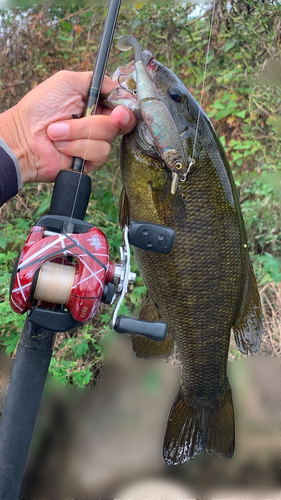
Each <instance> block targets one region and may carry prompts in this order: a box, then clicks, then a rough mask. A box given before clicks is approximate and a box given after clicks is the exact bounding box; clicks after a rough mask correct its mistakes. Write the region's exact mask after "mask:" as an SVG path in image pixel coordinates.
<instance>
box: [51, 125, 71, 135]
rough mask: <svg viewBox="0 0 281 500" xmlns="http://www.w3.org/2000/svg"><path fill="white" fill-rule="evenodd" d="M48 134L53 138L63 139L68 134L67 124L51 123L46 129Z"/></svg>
mask: <svg viewBox="0 0 281 500" xmlns="http://www.w3.org/2000/svg"><path fill="white" fill-rule="evenodd" d="M48 133H49V134H50V135H52V136H53V137H64V136H65V135H67V134H68V133H69V125H68V124H67V123H51V125H49V127H48Z"/></svg>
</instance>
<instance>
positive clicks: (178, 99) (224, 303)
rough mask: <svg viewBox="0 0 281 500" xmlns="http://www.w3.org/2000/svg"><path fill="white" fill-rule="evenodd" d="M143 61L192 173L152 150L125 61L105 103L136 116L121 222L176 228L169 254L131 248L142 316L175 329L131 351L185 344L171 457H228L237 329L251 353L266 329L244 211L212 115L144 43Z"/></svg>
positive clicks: (171, 421) (159, 351)
mask: <svg viewBox="0 0 281 500" xmlns="http://www.w3.org/2000/svg"><path fill="white" fill-rule="evenodd" d="M143 60H144V61H145V64H146V67H147V75H148V77H149V79H150V80H151V82H152V83H153V85H154V86H155V89H156V90H157V94H158V96H159V98H160V99H161V101H162V103H163V105H164V106H165V107H166V108H167V109H168V110H169V113H170V114H171V116H172V117H173V121H174V123H175V126H176V132H177V137H178V139H179V140H180V142H181V145H182V151H183V154H184V158H185V162H186V164H185V171H186V174H187V175H186V180H185V181H184V182H180V183H179V184H178V183H176V184H175V183H174V171H173V169H172V168H171V167H170V166H169V165H167V163H165V161H164V160H163V158H162V157H161V151H160V150H159V149H158V151H155V149H154V142H153V130H152V131H151V130H149V129H148V127H147V124H146V123H145V121H144V119H143V116H142V113H141V107H140V105H139V100H138V96H137V95H136V92H133V91H132V89H134V82H137V78H136V72H135V71H136V70H135V65H134V62H132V63H130V64H129V65H127V66H125V67H123V68H119V69H118V70H117V72H115V74H114V75H113V78H115V79H116V80H117V79H118V83H119V84H120V76H121V75H124V76H125V78H124V81H123V82H122V84H121V85H120V86H119V89H118V90H117V91H115V92H111V93H110V95H108V96H106V100H105V103H106V104H107V105H109V106H110V107H114V106H116V105H118V104H120V103H121V104H123V105H125V106H127V107H128V108H130V109H131V110H133V112H135V114H136V116H137V117H138V124H137V126H136V127H135V129H134V131H133V132H131V133H130V134H128V135H127V136H124V138H123V141H122V145H121V175H122V181H123V186H124V187H123V191H122V193H121V198H120V210H119V212H120V213H119V217H120V224H121V226H124V225H125V224H129V223H130V222H131V221H135V220H138V221H145V222H153V223H157V224H163V225H166V226H170V227H172V228H173V229H174V230H175V233H176V237H175V243H174V246H173V249H172V252H171V253H170V254H169V255H160V254H154V253H152V252H147V251H145V250H142V249H139V248H134V252H135V256H136V260H137V264H138V267H139V271H140V274H141V275H142V277H143V279H144V282H145V284H146V287H147V290H148V299H147V301H146V303H145V305H144V307H143V309H142V311H141V314H140V319H142V320H147V321H158V320H160V319H161V320H162V321H164V322H166V324H167V327H168V334H167V337H166V339H165V340H164V341H163V342H162V343H160V344H158V343H156V342H153V341H151V340H147V339H144V338H142V337H137V336H135V337H133V339H132V345H133V350H134V353H135V354H136V356H138V357H140V358H151V357H155V356H161V357H164V356H169V355H170V354H171V353H172V352H173V349H174V343H175V344H176V345H177V348H178V352H179V356H180V360H181V363H182V382H181V387H180V390H179V393H178V395H177V397H176V399H175V401H174V404H173V406H172V409H171V412H170V415H169V418H168V423H167V429H166V433H165V437H164V445H163V456H164V460H165V462H166V464H167V465H168V466H172V465H178V464H183V463H184V462H186V461H187V460H189V459H191V458H192V457H194V456H195V455H197V454H198V453H201V452H210V453H214V454H216V455H219V456H221V457H225V458H230V457H231V456H232V455H233V453H234V446H235V424H234V410H233V402H232V394H231V388H230V384H229V381H228V377H227V359H228V350H229V339H230V333H231V329H233V332H234V336H235V340H236V343H237V346H238V348H239V350H240V351H241V352H242V353H244V354H247V353H248V352H249V353H253V352H256V351H257V350H258V349H259V346H260V342H261V333H262V327H261V306H260V298H259V293H258V290H257V285H256V280H255V277H254V273H253V269H252V264H251V261H250V258H249V252H248V247H247V236H246V231H245V226H244V221H243V216H242V213H241V209H240V205H239V200H238V196H237V192H236V188H235V184H234V180H233V177H232V173H231V170H230V166H229V163H228V160H227V157H226V155H225V152H224V150H223V147H222V145H221V143H220V141H219V139H218V137H217V135H216V132H215V130H214V128H213V126H212V124H211V122H210V120H209V119H208V117H207V116H206V115H205V113H204V112H203V110H202V109H201V108H200V107H199V105H198V104H197V102H196V101H195V100H194V98H193V97H192V96H191V94H190V93H189V92H188V90H187V89H186V87H185V86H184V85H183V84H182V82H181V81H180V80H179V79H178V78H177V77H176V76H175V75H174V74H173V73H172V72H171V71H170V70H169V69H168V68H166V67H164V66H163V65H162V64H160V63H159V62H157V61H156V60H155V59H153V57H152V55H151V54H150V53H149V52H147V51H144V52H143ZM135 88H136V89H137V83H135ZM126 89H128V90H130V92H131V93H129V92H128V90H126ZM198 115H199V120H198ZM158 118H159V117H158ZM197 122H198V130H197V140H196V144H194V140H195V135H196V129H197ZM166 133H168V134H169V133H170V135H172V134H174V133H175V130H170V131H169V130H167V131H166ZM194 146H195V147H194ZM191 158H192V160H193V161H192V162H189V160H190V159H191ZM188 162H189V163H188Z"/></svg>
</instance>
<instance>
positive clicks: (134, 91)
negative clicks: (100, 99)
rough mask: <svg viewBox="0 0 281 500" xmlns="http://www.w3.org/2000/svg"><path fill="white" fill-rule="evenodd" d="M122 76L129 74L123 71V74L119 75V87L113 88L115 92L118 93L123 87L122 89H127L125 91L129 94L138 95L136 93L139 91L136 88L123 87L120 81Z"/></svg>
mask: <svg viewBox="0 0 281 500" xmlns="http://www.w3.org/2000/svg"><path fill="white" fill-rule="evenodd" d="M121 76H127V75H126V74H125V73H121V74H120V75H119V76H118V80H117V82H118V87H116V88H115V89H114V90H113V92H114V93H115V94H117V93H118V90H120V89H121V90H125V92H129V94H132V95H133V96H136V95H137V91H136V90H131V89H126V87H123V85H122V83H121V82H120V78H121Z"/></svg>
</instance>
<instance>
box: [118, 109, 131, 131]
mask: <svg viewBox="0 0 281 500" xmlns="http://www.w3.org/2000/svg"><path fill="white" fill-rule="evenodd" d="M130 118H131V115H130V113H129V112H128V111H126V109H124V111H123V115H122V117H121V119H120V125H122V126H123V127H125V126H126V125H128V123H129V121H130Z"/></svg>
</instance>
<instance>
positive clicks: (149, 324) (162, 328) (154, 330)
mask: <svg viewBox="0 0 281 500" xmlns="http://www.w3.org/2000/svg"><path fill="white" fill-rule="evenodd" d="M114 330H115V331H116V332H117V333H130V334H135V335H140V336H141V337H145V338H146V339H150V340H154V342H162V341H163V340H165V338H166V334H167V325H166V323H162V322H160V321H159V322H156V321H141V320H139V319H133V318H128V317H127V316H123V315H122V314H121V315H120V316H118V317H117V318H116V322H115V325H114Z"/></svg>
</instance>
